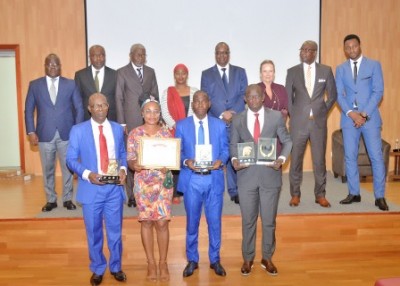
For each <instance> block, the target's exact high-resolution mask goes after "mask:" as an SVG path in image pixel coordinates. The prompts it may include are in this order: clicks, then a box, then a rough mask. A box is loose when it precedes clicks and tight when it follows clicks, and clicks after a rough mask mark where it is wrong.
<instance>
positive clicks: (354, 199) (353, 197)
mask: <svg viewBox="0 0 400 286" xmlns="http://www.w3.org/2000/svg"><path fill="white" fill-rule="evenodd" d="M359 202H361V196H360V195H350V194H349V195H347V197H346V198H345V199H344V200H341V201H340V203H341V204H342V205H349V204H352V203H359Z"/></svg>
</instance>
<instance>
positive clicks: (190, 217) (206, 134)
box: [175, 90, 229, 277]
mask: <svg viewBox="0 0 400 286" xmlns="http://www.w3.org/2000/svg"><path fill="white" fill-rule="evenodd" d="M210 104H211V103H210V101H209V98H208V96H207V93H205V92H204V91H201V90H199V91H196V92H195V94H194V95H193V102H192V109H193V112H194V115H193V116H190V117H187V118H185V119H183V120H181V121H178V122H177V124H176V133H175V136H176V137H177V138H180V139H181V172H180V175H179V181H178V189H179V190H181V191H182V192H183V193H184V197H185V199H184V203H185V210H186V217H187V220H186V223H187V226H186V257H187V260H188V264H187V265H186V267H185V269H184V271H183V277H188V276H191V275H192V274H193V272H194V271H195V269H197V268H198V262H199V251H198V237H199V224H200V217H201V212H202V208H203V204H204V213H205V216H206V218H207V224H208V236H209V250H208V255H209V260H210V268H211V269H213V270H214V272H215V273H216V274H217V275H219V276H225V275H226V272H225V269H224V268H223V267H222V265H221V263H220V248H221V217H222V206H223V198H224V188H225V183H224V171H223V169H222V167H223V166H224V165H225V164H226V162H227V160H228V158H229V146H228V137H227V135H226V127H225V124H224V122H223V121H221V120H219V119H218V118H214V117H212V116H207V112H208V109H209V108H210ZM201 138H202V139H201ZM196 143H197V144H198V145H202V144H211V150H212V151H211V153H212V154H211V157H212V166H211V167H210V168H209V169H207V168H197V167H195V166H194V163H195V157H196V156H195V153H196V152H195V151H196Z"/></svg>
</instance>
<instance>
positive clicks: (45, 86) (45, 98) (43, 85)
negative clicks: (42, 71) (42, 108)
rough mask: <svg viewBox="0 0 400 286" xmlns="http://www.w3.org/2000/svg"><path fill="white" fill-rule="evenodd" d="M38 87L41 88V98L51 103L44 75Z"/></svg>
mask: <svg viewBox="0 0 400 286" xmlns="http://www.w3.org/2000/svg"><path fill="white" fill-rule="evenodd" d="M40 89H42V90H43V93H42V94H43V100H45V101H46V102H47V104H51V105H53V102H52V101H51V99H50V92H49V88H48V87H47V79H46V77H43V80H42V81H41V83H40Z"/></svg>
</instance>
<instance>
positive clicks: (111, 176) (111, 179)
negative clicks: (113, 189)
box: [99, 159, 121, 185]
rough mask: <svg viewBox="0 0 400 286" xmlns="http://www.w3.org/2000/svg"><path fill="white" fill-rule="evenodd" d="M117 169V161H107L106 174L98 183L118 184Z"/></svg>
mask: <svg viewBox="0 0 400 286" xmlns="http://www.w3.org/2000/svg"><path fill="white" fill-rule="evenodd" d="M119 168H120V164H119V161H118V160H116V159H109V163H108V169H107V173H106V174H103V175H102V176H101V178H100V179H99V181H100V182H103V183H106V184H116V185H118V184H120V183H121V181H120V178H119Z"/></svg>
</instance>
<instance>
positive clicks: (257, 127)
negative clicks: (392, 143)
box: [253, 113, 260, 144]
mask: <svg viewBox="0 0 400 286" xmlns="http://www.w3.org/2000/svg"><path fill="white" fill-rule="evenodd" d="M258 115H259V114H258V113H254V116H255V117H256V120H255V121H254V132H253V137H254V142H255V143H256V144H258V138H259V137H260V121H259V120H258Z"/></svg>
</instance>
